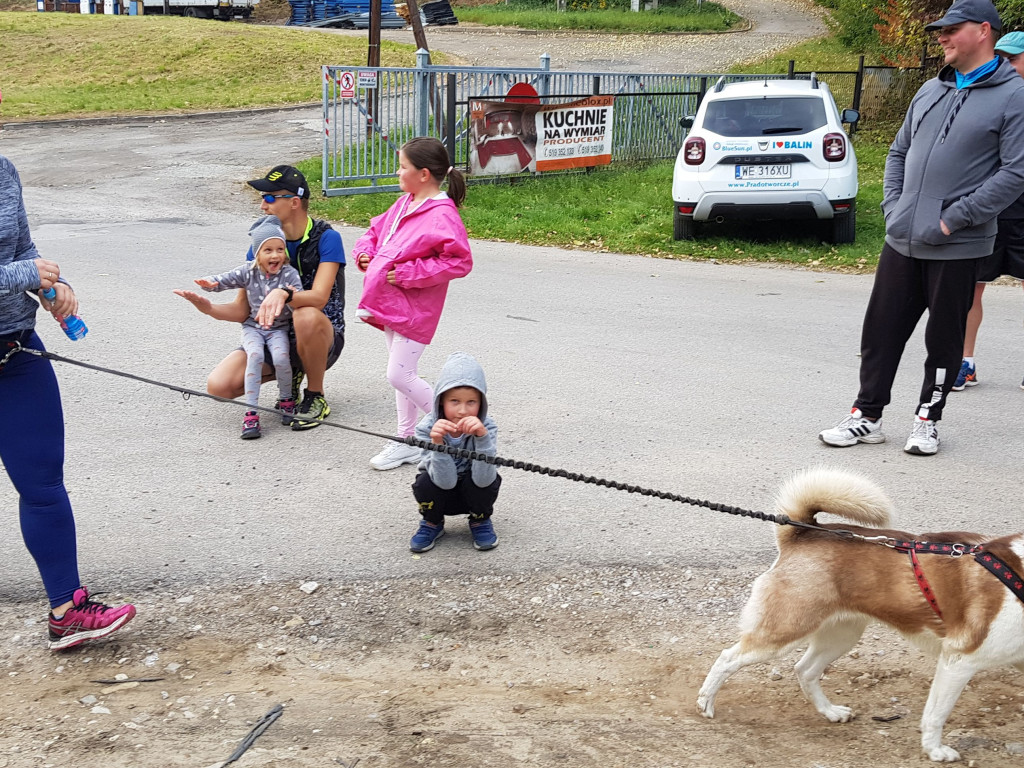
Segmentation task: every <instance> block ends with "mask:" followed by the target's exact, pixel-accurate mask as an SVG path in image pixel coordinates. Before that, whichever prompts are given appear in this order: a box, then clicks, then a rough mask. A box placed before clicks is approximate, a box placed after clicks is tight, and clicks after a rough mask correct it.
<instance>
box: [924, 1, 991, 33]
mask: <svg viewBox="0 0 1024 768" xmlns="http://www.w3.org/2000/svg"><path fill="white" fill-rule="evenodd" d="M965 21H973V22H975V23H976V24H981V23H982V22H985V21H987V22H988V23H989V25H990V26H991V27H992V29H995V30H1000V29H1002V28H1003V22H1002V21H1000V20H999V11H997V10H996V7H995V6H994V5H992V2H991V0H956V1H955V2H954V3H953V4H952V5H951V6H949V10H947V11H946V15H945V16H943V17H942V18H941V19H938V20H937V21H933V22H932V23H931V24H929V25H927V26H926V27H925V29H926V30H928V31H929V32H934V31H935V30H937V29H942V28H943V27H952V26H953V25H954V24H963V23H964V22H965Z"/></svg>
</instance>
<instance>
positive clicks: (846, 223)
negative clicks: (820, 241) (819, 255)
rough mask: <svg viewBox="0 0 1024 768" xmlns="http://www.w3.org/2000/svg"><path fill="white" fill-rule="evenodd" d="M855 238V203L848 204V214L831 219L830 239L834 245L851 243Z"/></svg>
mask: <svg viewBox="0 0 1024 768" xmlns="http://www.w3.org/2000/svg"><path fill="white" fill-rule="evenodd" d="M856 237H857V203H856V202H853V203H851V204H850V212H849V213H846V214H843V215H842V216H836V217H835V218H834V219H832V237H831V238H830V240H831V241H832V242H833V243H835V244H837V245H838V244H839V243H852V242H853V241H854V240H855V239H856Z"/></svg>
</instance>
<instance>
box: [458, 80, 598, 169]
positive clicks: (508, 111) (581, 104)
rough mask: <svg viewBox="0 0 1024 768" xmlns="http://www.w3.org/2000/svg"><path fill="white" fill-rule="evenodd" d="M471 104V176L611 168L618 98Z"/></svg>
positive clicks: (474, 102)
mask: <svg viewBox="0 0 1024 768" xmlns="http://www.w3.org/2000/svg"><path fill="white" fill-rule="evenodd" d="M538 101H539V99H530V100H527V99H523V100H515V101H512V100H506V101H476V100H473V101H471V102H470V121H471V132H472V137H473V140H472V144H471V147H470V157H469V160H470V173H472V174H477V175H480V174H485V175H486V174H508V173H520V172H522V171H554V170H562V169H565V168H583V167H587V166H592V165H607V164H608V163H610V162H611V160H612V114H613V113H612V109H613V105H614V103H615V97H614V96H590V97H588V98H585V99H580V100H579V101H574V102H570V103H568V104H544V105H542V104H539V103H536V102H538Z"/></svg>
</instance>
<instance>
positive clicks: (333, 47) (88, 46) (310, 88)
mask: <svg viewBox="0 0 1024 768" xmlns="http://www.w3.org/2000/svg"><path fill="white" fill-rule="evenodd" d="M26 51H31V52H32V53H31V55H25V52H26ZM437 58H438V59H440V57H437ZM0 61H2V62H4V64H3V92H4V100H3V105H2V106H0V115H2V117H3V119H5V120H19V119H39V118H47V117H58V116H59V117H85V116H95V115H105V114H138V113H168V112H169V113H174V112H193V111H195V112H201V111H207V110H216V109H233V108H241V107H259V106H277V105H288V104H302V103H308V102H316V101H319V100H320V96H321V79H320V67H321V65H323V64H329V65H358V64H362V63H364V62H365V61H366V42H365V40H363V39H360V38H353V37H344V36H340V35H332V34H324V33H322V32H317V31H313V30H303V29H297V28H285V27H265V26H258V25H254V24H243V23H238V22H232V23H230V24H226V23H211V22H210V21H209V20H207V19H187V18H182V17H174V16H172V17H163V16H105V15H84V16H83V15H79V14H68V13H18V12H8V13H0ZM381 62H382V64H383V65H384V66H413V65H414V64H415V53H414V46H411V45H399V44H395V43H387V42H385V43H383V44H382V45H381Z"/></svg>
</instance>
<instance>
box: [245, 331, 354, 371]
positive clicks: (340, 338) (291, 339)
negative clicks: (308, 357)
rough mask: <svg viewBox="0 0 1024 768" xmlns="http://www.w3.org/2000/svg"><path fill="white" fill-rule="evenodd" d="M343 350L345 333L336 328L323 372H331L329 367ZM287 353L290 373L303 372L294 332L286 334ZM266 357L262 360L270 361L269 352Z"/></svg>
mask: <svg viewBox="0 0 1024 768" xmlns="http://www.w3.org/2000/svg"><path fill="white" fill-rule="evenodd" d="M344 348H345V332H344V331H339V330H338V329H337V328H335V329H334V341H332V342H331V348H330V350H329V351H328V352H327V368H326V369H325V370H328V371H329V370H331V366H332V365H334V364H335V363H336V362H337V361H338V358H339V357H340V356H341V350H343V349H344ZM288 351H289V353H290V357H291V359H292V373H293V374H294V373H298V372H299V371H304V370H305V368H303V367H302V360H301V359H300V358H299V351H298V349H297V348H296V346H295V331H294V330H291V331H289V333H288ZM265 352H266V355H267V356H266V357H264V358H263V359H264V360H269V359H270V352H269V351H268V350H265Z"/></svg>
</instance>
